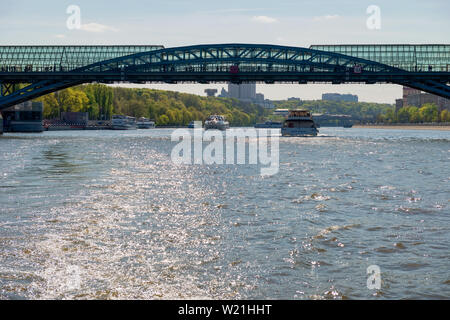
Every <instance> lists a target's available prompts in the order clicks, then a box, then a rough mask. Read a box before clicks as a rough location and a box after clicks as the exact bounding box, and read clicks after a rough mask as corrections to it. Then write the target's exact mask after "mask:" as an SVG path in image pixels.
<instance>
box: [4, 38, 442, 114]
mask: <svg viewBox="0 0 450 320" xmlns="http://www.w3.org/2000/svg"><path fill="white" fill-rule="evenodd" d="M349 47H350V49H349ZM360 47H362V48H363V50H359V48H360ZM365 47H367V48H369V49H368V50H367V51H365V50H364V48H365ZM383 47H384V49H383ZM396 47H399V46H395V45H385V46H382V45H380V46H312V47H311V48H300V47H287V46H277V45H257V44H215V45H214V44H213V45H195V46H185V47H177V48H164V47H162V46H66V47H63V46H59V47H55V46H53V47H45V46H3V47H0V87H1V90H0V110H2V109H5V108H8V107H11V106H13V105H15V104H18V103H21V102H24V101H28V100H31V99H35V98H37V97H40V96H43V95H45V94H48V93H51V92H55V91H58V90H61V89H65V88H68V87H72V86H76V85H80V84H83V83H91V82H97V83H117V82H129V83H149V82H158V83H173V84H175V83H180V82H195V83H211V82H232V83H237V84H240V83H245V82H262V83H267V84H273V83H279V82H282V83H299V84H306V83H309V82H314V83H317V82H325V83H333V84H343V83H366V84H374V83H393V84H399V85H403V86H408V87H411V88H416V89H419V90H422V91H425V92H428V93H432V94H435V95H438V96H441V97H444V98H449V99H450V86H449V83H450V70H449V67H450V45H435V47H437V48H438V49H436V48H434V47H433V46H430V48H433V49H425V51H420V50H418V49H423V47H422V46H421V45H404V47H406V48H408V50H409V51H408V50H404V51H400V50H399V49H398V48H397V49H395V48H396ZM353 48H356V49H355V50H352V49H353ZM375 49H377V50H378V51H377V50H375ZM394 49H395V50H394ZM412 49H414V51H412ZM427 50H438V55H437V56H436V54H434V51H433V52H430V51H427ZM411 52H413V54H414V56H413V55H412V53H411ZM421 53H425V54H429V55H426V56H423V55H421ZM424 57H425V58H424ZM16 84H26V85H25V87H22V88H17V86H16Z"/></svg>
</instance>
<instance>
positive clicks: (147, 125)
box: [136, 118, 155, 129]
mask: <svg viewBox="0 0 450 320" xmlns="http://www.w3.org/2000/svg"><path fill="white" fill-rule="evenodd" d="M136 125H137V127H138V129H153V128H155V122H154V121H152V120H150V119H147V118H139V119H138V121H137V122H136Z"/></svg>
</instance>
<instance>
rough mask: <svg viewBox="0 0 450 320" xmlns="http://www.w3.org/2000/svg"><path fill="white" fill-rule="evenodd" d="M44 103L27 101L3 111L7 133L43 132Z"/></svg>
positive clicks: (4, 128)
mask: <svg viewBox="0 0 450 320" xmlns="http://www.w3.org/2000/svg"><path fill="white" fill-rule="evenodd" d="M43 111H44V106H43V104H42V102H31V101H27V102H24V103H21V104H18V105H15V106H12V107H10V108H7V109H5V110H4V111H2V115H3V130H4V131H5V132H42V131H44V128H43V126H42V114H43Z"/></svg>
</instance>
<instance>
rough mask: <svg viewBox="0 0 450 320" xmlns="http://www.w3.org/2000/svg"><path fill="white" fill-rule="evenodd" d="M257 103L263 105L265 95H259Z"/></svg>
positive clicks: (257, 95)
mask: <svg viewBox="0 0 450 320" xmlns="http://www.w3.org/2000/svg"><path fill="white" fill-rule="evenodd" d="M255 101H256V102H258V103H263V102H264V95H263V94H262V93H257V94H256V99H255Z"/></svg>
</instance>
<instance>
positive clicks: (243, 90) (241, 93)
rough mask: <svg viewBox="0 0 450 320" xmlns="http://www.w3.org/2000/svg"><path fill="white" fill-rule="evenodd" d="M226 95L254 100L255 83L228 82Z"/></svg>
mask: <svg viewBox="0 0 450 320" xmlns="http://www.w3.org/2000/svg"><path fill="white" fill-rule="evenodd" d="M228 97H230V98H234V99H238V100H244V101H245V100H247V101H254V100H256V83H243V84H234V83H230V84H228Z"/></svg>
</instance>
